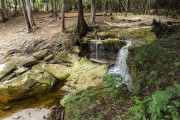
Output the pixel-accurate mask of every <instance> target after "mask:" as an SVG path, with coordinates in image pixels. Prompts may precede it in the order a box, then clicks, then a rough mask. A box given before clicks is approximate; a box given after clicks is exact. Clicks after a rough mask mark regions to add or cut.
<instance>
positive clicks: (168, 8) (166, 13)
mask: <svg viewBox="0 0 180 120" xmlns="http://www.w3.org/2000/svg"><path fill="white" fill-rule="evenodd" d="M171 4H172V1H170V3H169V7H168V10H167V13H166V17H167V16H168V15H169V11H170V8H171Z"/></svg>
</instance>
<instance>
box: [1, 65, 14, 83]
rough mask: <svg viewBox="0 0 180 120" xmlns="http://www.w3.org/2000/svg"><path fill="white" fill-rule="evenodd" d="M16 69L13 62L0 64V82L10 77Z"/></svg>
mask: <svg viewBox="0 0 180 120" xmlns="http://www.w3.org/2000/svg"><path fill="white" fill-rule="evenodd" d="M15 68H16V65H15V63H14V62H7V63H4V64H0V81H1V80H2V79H3V78H4V77H6V76H8V75H10V74H11V73H12V72H13V71H14V70H15Z"/></svg>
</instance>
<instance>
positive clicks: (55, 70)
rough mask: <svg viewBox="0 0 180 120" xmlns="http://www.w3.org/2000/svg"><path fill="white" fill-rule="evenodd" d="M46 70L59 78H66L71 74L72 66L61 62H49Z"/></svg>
mask: <svg viewBox="0 0 180 120" xmlns="http://www.w3.org/2000/svg"><path fill="white" fill-rule="evenodd" d="M45 70H46V71H47V72H48V73H50V74H52V75H53V76H55V77H56V78H57V79H59V80H65V79H67V78H68V77H69V75H70V71H71V69H70V67H67V66H65V65H59V64H47V65H46V66H45Z"/></svg>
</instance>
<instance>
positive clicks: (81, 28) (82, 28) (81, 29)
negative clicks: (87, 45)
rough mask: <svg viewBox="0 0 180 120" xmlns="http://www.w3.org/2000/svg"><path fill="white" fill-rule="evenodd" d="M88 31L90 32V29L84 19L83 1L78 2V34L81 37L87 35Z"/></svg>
mask: <svg viewBox="0 0 180 120" xmlns="http://www.w3.org/2000/svg"><path fill="white" fill-rule="evenodd" d="M88 30H89V27H88V25H87V23H86V21H85V19H84V12H83V5H82V0H78V24H77V33H78V35H79V37H81V36H83V35H85V34H86V32H87V31H88Z"/></svg>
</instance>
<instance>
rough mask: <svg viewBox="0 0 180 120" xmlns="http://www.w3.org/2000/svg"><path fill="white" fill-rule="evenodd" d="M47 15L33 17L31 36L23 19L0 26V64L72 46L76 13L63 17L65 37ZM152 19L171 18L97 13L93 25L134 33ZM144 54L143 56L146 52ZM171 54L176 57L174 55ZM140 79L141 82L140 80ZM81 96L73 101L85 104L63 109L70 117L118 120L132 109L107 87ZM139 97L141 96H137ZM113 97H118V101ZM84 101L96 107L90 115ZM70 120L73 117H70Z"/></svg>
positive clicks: (115, 92) (125, 96)
mask: <svg viewBox="0 0 180 120" xmlns="http://www.w3.org/2000/svg"><path fill="white" fill-rule="evenodd" d="M50 15H51V14H50V13H35V14H34V20H35V23H36V25H37V28H36V29H34V30H33V32H32V33H27V29H26V24H25V20H24V18H23V16H19V17H16V18H13V19H11V20H9V21H7V22H5V23H0V62H1V60H2V59H4V57H7V56H11V55H15V56H17V55H20V56H21V55H29V54H31V53H33V52H36V51H38V50H41V49H44V48H47V47H50V48H54V47H56V44H61V45H65V47H66V45H67V46H69V45H70V44H72V41H71V40H72V36H71V35H72V33H70V32H69V31H72V30H74V29H75V27H76V25H77V13H67V14H66V25H65V26H66V28H67V31H66V33H62V32H61V31H60V27H61V25H60V23H61V20H60V19H58V20H55V19H54V18H52V17H50ZM89 16H90V14H89V13H85V19H86V21H88V20H89ZM154 18H156V19H157V20H159V19H161V21H163V22H166V21H171V20H172V19H171V18H166V17H162V16H149V15H136V16H134V15H130V16H128V17H127V18H125V17H123V15H116V14H114V15H113V16H103V15H101V13H98V16H97V18H96V21H97V24H98V25H100V27H101V26H105V27H107V28H111V29H115V30H120V29H128V28H130V29H132V28H133V29H134V28H136V29H137V28H141V27H151V23H152V20H153V19H154ZM102 31H103V30H102ZM173 39H175V38H173ZM177 39H179V38H177ZM168 40H169V41H168V44H169V43H172V42H171V41H170V39H168ZM177 43H178V42H177ZM159 45H160V43H158V44H157V46H159ZM175 45H176V43H175ZM57 47H58V45H57ZM145 48H146V46H145ZM149 48H150V50H152V52H149V53H150V54H149V55H148V56H152V55H151V53H156V49H151V48H152V47H151V45H150V47H149ZM63 49H65V48H63ZM173 50H174V49H173ZM134 51H135V52H136V50H134ZM144 53H146V51H145V52H144ZM134 54H135V55H136V54H137V58H138V57H139V56H140V57H141V53H139V51H138V52H137V53H134ZM139 54H140V55H139ZM159 54H160V53H159V52H158V54H157V56H158V55H159ZM175 54H177V53H175ZM135 55H132V56H133V57H132V58H134V56H135ZM138 55H139V56H138ZM142 56H143V55H142ZM152 57H153V56H152ZM169 58H170V57H169ZM152 59H154V58H152ZM159 61H160V62H159V63H161V59H159ZM135 62H136V61H135ZM141 62H143V63H144V64H146V61H145V60H144V61H140V62H139V61H137V63H141ZM176 62H177V61H173V63H176ZM134 64H135V63H134ZM138 65H139V64H138ZM148 65H149V64H148ZM132 66H133V65H132ZM132 66H131V67H132ZM156 66H158V65H152V66H151V67H152V69H154V68H153V67H156ZM148 67H149V66H148ZM142 69H143V70H142V71H144V69H146V68H142ZM134 71H135V70H134ZM137 71H138V70H137ZM150 72H152V70H150ZM153 72H154V71H153ZM158 72H159V71H158ZM143 75H144V76H146V75H148V73H143ZM139 76H140V74H137V78H138V77H139ZM176 77H177V76H176ZM176 77H175V78H176ZM142 79H143V80H144V77H143V78H142ZM153 82H154V81H153ZM153 85H154V84H153ZM145 87H146V86H145ZM155 87H156V86H155ZM145 92H147V91H145ZM83 93H84V94H80V95H77V96H78V97H77V98H79V96H80V98H81V99H82V103H85V104H82V103H80V102H79V101H78V100H79V99H77V100H76V99H75V100H74V99H72V100H73V101H75V103H76V102H77V104H72V103H71V102H72V101H71V100H70V102H69V105H67V106H69V107H72V108H75V109H77V111H74V115H80V116H83V117H85V118H89V116H91V112H92V114H95V115H97V116H96V117H100V118H101V117H102V119H103V114H104V113H102V111H106V110H107V111H106V112H107V113H106V116H105V118H108V119H110V118H112V117H114V116H116V115H117V114H119V113H120V114H121V116H125V114H126V109H127V106H131V105H132V102H131V101H129V99H130V97H131V95H130V93H127V91H126V92H124V91H121V96H122V95H124V97H123V98H122V99H119V98H120V97H119V96H116V94H118V95H119V92H117V90H116V89H114V87H110V86H106V87H105V88H103V87H102V88H101V87H100V88H98V87H97V88H93V89H87V90H86V91H85V92H83ZM89 93H92V94H89ZM139 94H141V92H140V93H139ZM96 95H97V96H96ZM99 96H100V97H101V98H103V100H102V101H101V99H100V100H99ZM114 96H115V97H114ZM96 97H97V100H94V98H96ZM116 97H118V99H117V98H116ZM87 99H88V100H89V99H90V102H89V104H92V101H94V102H97V103H98V106H96V107H93V104H92V105H91V106H90V110H93V111H90V110H89V109H88V108H87ZM83 100H84V101H83ZM91 100H92V101H91ZM99 101H101V104H99ZM124 101H125V102H124ZM119 103H120V104H119ZM125 103H126V104H125ZM78 104H79V106H81V107H84V108H86V111H85V112H83V111H81V112H82V113H79V111H78V110H82V108H78V107H79V106H77V105H78ZM94 104H96V103H94ZM74 105H75V106H74ZM32 107H33V106H32ZM91 107H93V109H91ZM109 108H110V109H109ZM120 108H121V110H120V111H117V110H119V109H120ZM89 111H90V112H89ZM112 111H113V112H114V114H113V115H112V116H111V113H112ZM76 112H77V113H76ZM69 114H72V113H71V111H70V112H69ZM67 115H68V114H67ZM101 115H102V116H101ZM70 117H71V116H70ZM72 117H74V116H73V115H72ZM92 117H93V116H92ZM117 117H118V116H117Z"/></svg>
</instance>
